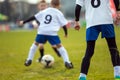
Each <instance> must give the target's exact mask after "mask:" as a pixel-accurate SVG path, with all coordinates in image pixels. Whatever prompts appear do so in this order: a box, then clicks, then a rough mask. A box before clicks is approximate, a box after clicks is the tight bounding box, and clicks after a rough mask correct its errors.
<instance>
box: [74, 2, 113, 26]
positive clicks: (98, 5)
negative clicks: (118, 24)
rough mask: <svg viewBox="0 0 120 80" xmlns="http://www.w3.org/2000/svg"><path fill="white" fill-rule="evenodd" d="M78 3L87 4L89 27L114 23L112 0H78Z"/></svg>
mask: <svg viewBox="0 0 120 80" xmlns="http://www.w3.org/2000/svg"><path fill="white" fill-rule="evenodd" d="M76 4H78V5H80V6H83V5H84V6H85V9H86V13H85V14H86V16H85V17H86V22H87V28H89V27H92V26H95V25H101V24H112V23H113V18H112V13H111V9H110V0H76Z"/></svg>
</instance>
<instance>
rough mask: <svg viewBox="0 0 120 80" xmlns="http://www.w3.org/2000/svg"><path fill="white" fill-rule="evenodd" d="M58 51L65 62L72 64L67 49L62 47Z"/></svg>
mask: <svg viewBox="0 0 120 80" xmlns="http://www.w3.org/2000/svg"><path fill="white" fill-rule="evenodd" d="M58 51H59V52H60V54H61V56H62V58H63V60H64V62H68V63H70V61H69V57H68V53H67V51H66V49H65V48H64V47H63V46H62V47H60V48H58Z"/></svg>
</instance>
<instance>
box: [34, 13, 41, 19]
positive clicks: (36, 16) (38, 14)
mask: <svg viewBox="0 0 120 80" xmlns="http://www.w3.org/2000/svg"><path fill="white" fill-rule="evenodd" d="M41 16H42V14H41V12H38V13H37V14H35V18H36V19H37V20H38V21H40V19H41Z"/></svg>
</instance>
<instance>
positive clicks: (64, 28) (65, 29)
mask: <svg viewBox="0 0 120 80" xmlns="http://www.w3.org/2000/svg"><path fill="white" fill-rule="evenodd" d="M62 28H63V30H64V33H65V37H67V35H68V31H67V26H66V25H64V26H63V27H62Z"/></svg>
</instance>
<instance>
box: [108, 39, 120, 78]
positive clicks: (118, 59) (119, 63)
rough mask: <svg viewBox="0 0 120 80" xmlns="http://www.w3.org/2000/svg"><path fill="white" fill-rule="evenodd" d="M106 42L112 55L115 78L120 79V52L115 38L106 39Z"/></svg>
mask: <svg viewBox="0 0 120 80" xmlns="http://www.w3.org/2000/svg"><path fill="white" fill-rule="evenodd" d="M106 40H107V44H108V47H109V51H110V54H111V60H112V64H113V67H114V77H115V78H119V79H120V56H119V51H118V49H117V45H116V41H115V37H114V38H106Z"/></svg>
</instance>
